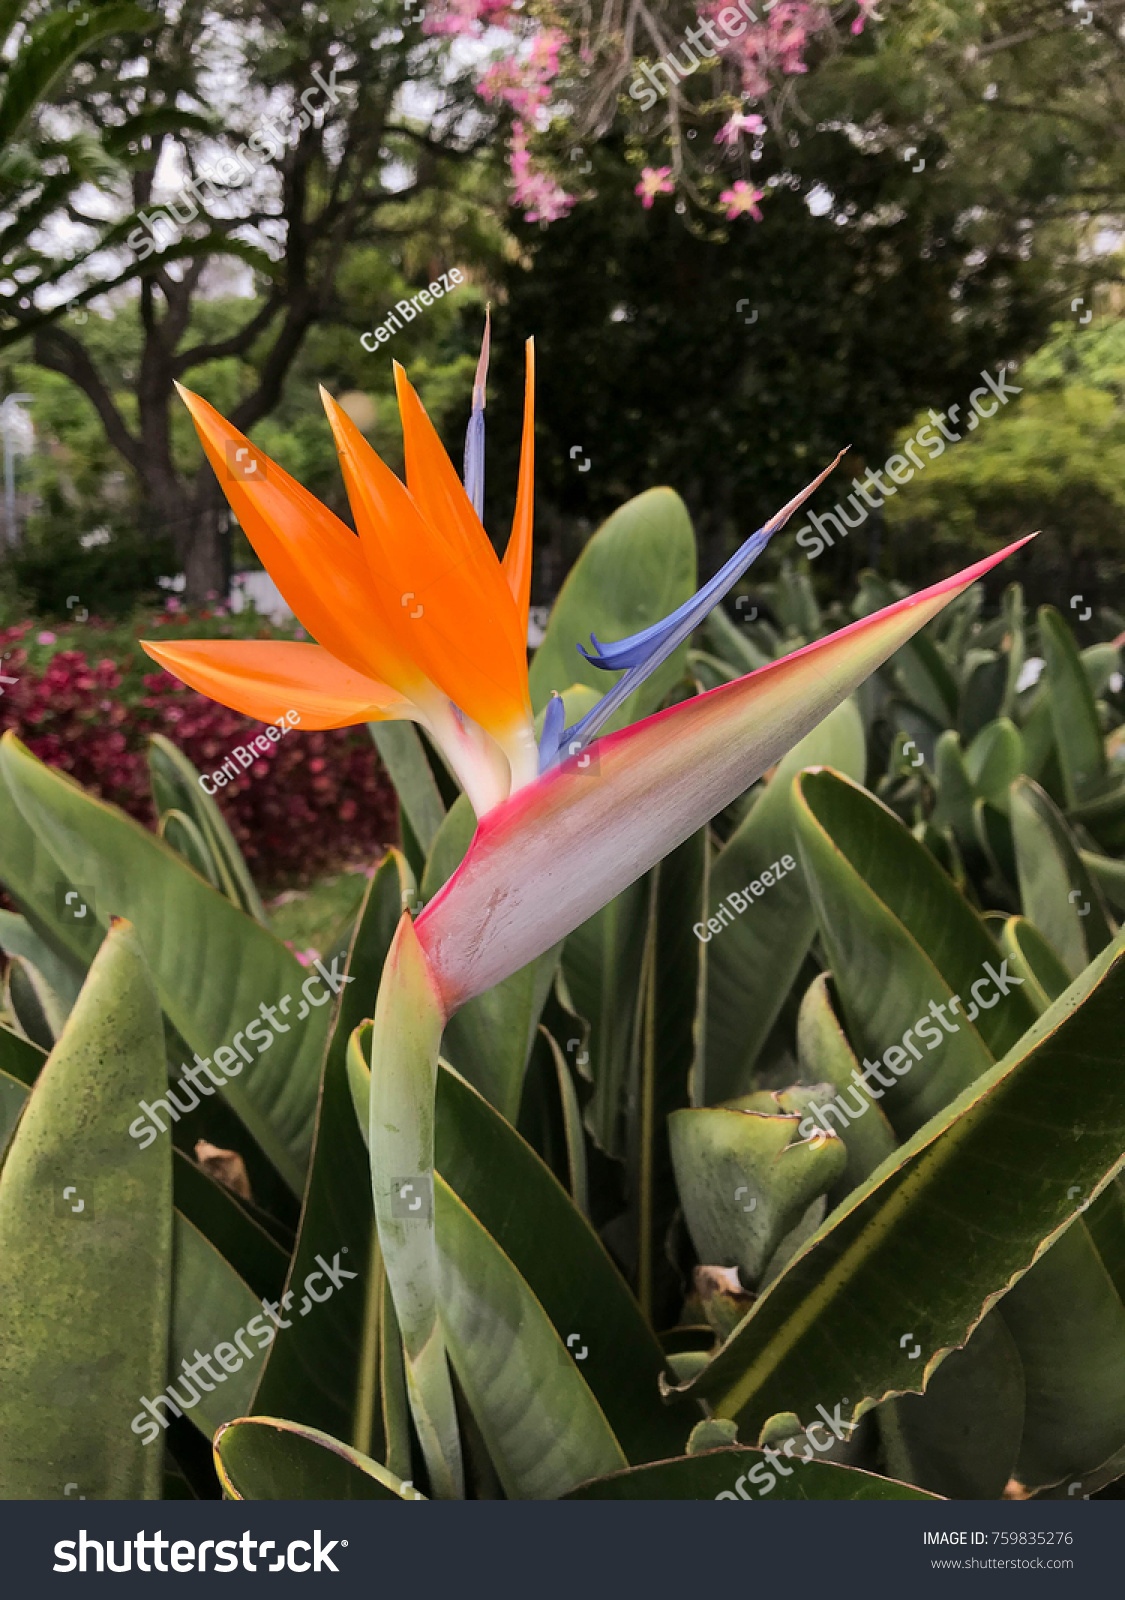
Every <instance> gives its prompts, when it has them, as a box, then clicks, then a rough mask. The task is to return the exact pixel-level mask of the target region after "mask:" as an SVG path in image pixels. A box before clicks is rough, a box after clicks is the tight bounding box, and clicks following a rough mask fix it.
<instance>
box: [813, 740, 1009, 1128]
mask: <svg viewBox="0 0 1125 1600" xmlns="http://www.w3.org/2000/svg"><path fill="white" fill-rule="evenodd" d="M796 796H797V832H798V841H799V845H800V850H801V859H802V861H803V863H804V866H805V874H806V878H807V880H808V884H809V890H810V893H811V895H812V898H813V903H814V905H815V907H816V913H817V918H818V920H819V922H820V927H821V934H822V937H823V939H824V944H825V950H826V953H827V956H828V960H829V964H830V966H831V969H832V976H833V981H834V983H835V986H836V990H837V993H838V994H839V997H840V1003H841V1010H842V1012H843V1016H844V1018H845V1020H846V1022H847V1025H848V1033H849V1036H850V1038H851V1039H852V1041H853V1043H854V1046H855V1050H856V1053H857V1055H862V1056H863V1058H864V1061H865V1064H866V1062H867V1060H868V1058H869V1056H870V1057H874V1058H875V1062H876V1067H878V1058H879V1057H880V1056H881V1057H883V1061H884V1065H883V1068H881V1069H880V1070H879V1072H875V1078H876V1081H877V1082H879V1083H880V1084H882V1085H883V1087H882V1089H881V1090H874V1091H873V1092H874V1093H875V1095H876V1098H877V1099H879V1101H880V1103H881V1105H882V1109H883V1111H884V1112H885V1113H886V1116H887V1118H888V1120H889V1121H890V1123H891V1126H892V1127H893V1128H894V1129H895V1131H896V1133H899V1134H902V1133H910V1132H913V1130H914V1129H915V1128H917V1127H919V1126H920V1125H921V1124H922V1123H923V1122H925V1121H926V1119H927V1118H928V1117H931V1116H933V1115H934V1113H935V1112H936V1111H938V1110H940V1109H941V1108H942V1107H943V1106H944V1105H945V1104H946V1103H947V1102H948V1101H949V1100H950V1099H951V1098H952V1096H953V1095H954V1094H957V1093H959V1092H960V1091H961V1090H962V1089H963V1088H965V1087H966V1086H967V1085H968V1084H970V1083H971V1082H972V1081H973V1079H974V1078H976V1077H977V1076H979V1074H980V1073H982V1072H984V1071H986V1070H987V1069H988V1067H990V1066H991V1065H992V1062H993V1061H994V1060H995V1059H996V1057H997V1056H999V1055H1002V1054H1003V1053H1004V1051H1005V1050H1006V1049H1007V1048H1009V1047H1010V1046H1011V1045H1012V1044H1014V1043H1015V1041H1016V1040H1017V1039H1018V1038H1019V1037H1020V1035H1021V1034H1022V1033H1023V1032H1024V1030H1025V1028H1027V1027H1028V1026H1030V1024H1031V1021H1032V1019H1033V1017H1034V1008H1033V1007H1032V1006H1031V1005H1030V1004H1029V1003H1028V1002H1027V1001H1025V1000H1024V999H1023V997H1022V995H1021V994H1020V993H1019V990H1018V989H1015V990H1013V991H1012V992H1011V993H1010V994H1007V995H1005V996H1004V998H1003V1003H999V1002H998V1000H997V999H996V997H994V996H993V997H992V998H991V999H990V998H989V995H990V990H989V988H988V985H989V982H990V979H989V977H988V973H987V967H988V964H989V963H990V962H991V963H992V964H993V966H994V967H995V966H996V964H997V963H998V962H999V959H1000V953H999V951H998V949H997V947H996V945H995V944H994V943H993V941H992V939H991V938H990V937H989V935H988V932H987V931H986V929H985V927H984V925H983V924H982V922H981V920H980V918H979V917H978V916H977V915H976V913H975V912H974V911H973V910H972V908H971V907H970V906H969V905H968V904H967V902H966V901H965V899H964V897H963V896H962V895H960V894H959V893H958V892H957V889H956V888H955V886H954V885H953V884H952V883H951V882H950V880H949V879H948V878H947V877H946V875H945V873H944V872H943V871H942V870H941V868H940V867H939V866H938V864H937V862H936V861H935V860H934V859H933V857H932V856H931V855H930V854H929V852H928V851H927V850H926V849H924V847H923V846H922V845H920V844H919V843H918V842H917V840H916V839H914V838H913V836H912V835H911V833H910V831H909V829H908V828H906V827H905V826H904V824H903V823H902V822H900V821H899V819H898V818H897V817H896V816H895V815H894V813H893V812H891V811H889V810H888V809H887V808H886V807H885V806H883V805H881V804H880V802H879V801H877V800H875V799H874V798H873V797H872V796H871V795H869V794H868V793H867V792H866V791H865V790H863V789H860V788H859V787H858V785H856V784H853V783H850V782H848V781H847V780H845V779H843V778H841V777H839V776H838V775H837V774H835V773H833V772H806V773H803V774H802V776H801V777H800V778H799V779H798V780H797V783H796ZM982 983H983V985H984V989H983V990H979V989H978V994H979V995H980V996H981V998H978V994H974V990H973V986H974V985H978V986H979V985H980V984H982ZM958 997H960V998H959V999H958ZM941 1015H947V1020H946V1021H945V1022H944V1023H943V1024H942V1025H941V1027H939V1025H938V1020H937V1019H938V1018H939V1017H940V1016H941ZM920 1041H921V1043H924V1044H925V1050H924V1051H923V1050H922V1048H921V1043H920ZM892 1053H893V1054H892ZM871 1070H872V1071H873V1072H874V1071H875V1069H874V1068H873V1069H871ZM880 1073H881V1076H880ZM892 1073H893V1074H894V1076H893V1077H892V1076H891V1074H892ZM896 1079H897V1081H896ZM867 1082H868V1084H869V1085H870V1083H871V1079H870V1078H868V1079H867ZM884 1097H885V1098H884ZM859 1114H860V1115H863V1113H862V1112H860V1113H859Z"/></svg>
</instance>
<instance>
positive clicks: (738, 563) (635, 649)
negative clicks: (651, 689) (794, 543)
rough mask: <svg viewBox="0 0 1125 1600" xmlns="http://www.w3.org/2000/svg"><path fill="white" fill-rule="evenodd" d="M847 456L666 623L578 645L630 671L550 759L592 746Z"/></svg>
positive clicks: (595, 662) (608, 667)
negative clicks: (610, 640) (611, 640)
mask: <svg viewBox="0 0 1125 1600" xmlns="http://www.w3.org/2000/svg"><path fill="white" fill-rule="evenodd" d="M843 454H844V452H843V450H841V451H840V455H838V456H837V457H836V461H833V462H832V464H831V466H828V467H825V469H824V471H823V472H822V473H820V474H819V476H818V477H816V478H814V479H813V481H812V482H811V483H810V484H808V485H807V486H806V487H805V488H804V489H802V490H801V492H800V494H798V495H795V496H794V498H793V499H792V500H790V501H789V503H788V504H787V505H784V506H782V508H781V510H780V511H778V512H776V513H775V514H774V516H772V517H771V518H770V520H769V521H768V522H766V523H764V524H763V525H762V527H760V528H759V529H758V531H757V532H756V533H752V534H751V535H750V537H749V539H747V540H746V542H745V544H743V545H742V546H741V547H740V549H739V550H737V551H736V552H735V554H734V555H733V556H731V558H730V560H729V561H728V562H727V563H726V564H725V565H724V566H723V567H722V569H721V570H720V571H719V572H717V573H716V574H715V576H714V577H713V578H712V579H711V581H710V582H709V583H705V584H704V585H703V587H702V589H700V590H699V591H698V593H697V594H694V595H693V596H692V597H691V599H690V600H688V601H686V602H685V604H684V605H682V606H680V607H678V609H677V610H675V611H673V612H672V614H671V616H668V617H665V618H664V619H663V621H662V622H656V623H653V625H652V626H651V627H649V628H643V629H642V630H641V632H640V633H634V634H631V635H630V636H629V637H628V638H627V639H619V640H618V641H617V642H616V643H615V644H609V645H600V644H599V643H598V641H597V640H596V639H595V638H594V636H593V634H591V635H590V642H591V644H592V645H593V646H594V649H595V650H596V651H597V655H596V656H593V655H591V654H590V653H589V652H588V651H587V650H584V649H583V648H582V646H581V645H579V646H578V649H579V650H580V651H581V653H582V654H583V655H584V656H585V657H586V660H587V661H589V662H590V663H591V665H592V666H595V667H601V668H603V669H604V670H605V671H607V672H613V671H621V669H622V668H624V669H625V671H624V674H623V676H622V677H621V678H619V679H618V681H617V682H616V683H615V684H614V686H613V688H612V689H611V690H610V691H609V693H608V694H607V695H605V696H604V697H603V698H602V699H601V700H599V701H598V703H597V705H596V706H595V707H594V709H593V710H592V711H589V712H587V714H586V715H585V716H584V717H583V718H582V719H581V721H579V722H576V723H575V724H574V726H573V727H571V728H567V729H565V730H564V731H563V733H562V734H561V735H560V737H559V739H558V741H557V745H556V750H555V753H554V754H553V756H552V758H551V759H557V751H558V749H559V748H564V749H565V750H566V751H567V753H568V754H574V753H575V752H576V751H577V750H580V749H581V748H582V747H583V746H584V745H586V744H589V742H590V740H591V739H593V738H594V737H595V736H596V735H597V734H598V733H599V732H600V731H601V729H602V728H604V726H605V724H606V723H607V722H608V721H609V719H610V717H612V716H613V714H614V712H615V711H616V710H617V709H618V707H619V706H620V705H621V704H622V703H623V702H624V701H625V700H627V699H628V698H629V696H630V695H631V694H632V693H633V692H634V690H636V689H638V688H639V687H640V686H641V684H642V683H643V682H644V681H645V679H646V678H648V677H650V676H651V675H652V674H653V673H654V672H655V671H656V669H657V667H659V666H660V665H661V664H662V663H663V662H665V661H667V659H668V657H669V656H670V655H671V654H672V652H673V651H674V650H676V649H677V648H678V647H679V646H680V645H681V644H682V643H683V642H684V640H685V639H687V638H689V637H690V636H691V634H692V633H694V631H695V629H696V628H697V627H698V626H699V624H700V623H701V622H702V621H703V619H704V617H706V615H707V613H708V612H709V611H711V610H713V609H714V607H715V606H716V605H718V603H719V601H720V600H721V599H722V598H723V596H724V595H725V594H726V592H727V590H728V589H730V588H732V587H733V586H734V584H736V583H737V582H738V580H739V578H740V577H741V576H742V574H743V573H744V572H745V571H746V569H747V567H748V566H749V565H750V563H751V562H752V561H753V560H754V559H755V558H756V557H757V556H759V555H760V554H761V552H762V551H763V550H764V549H765V547H766V545H767V544H768V543H769V541H770V539H771V538H772V537H773V535H774V534H775V533H777V531H778V530H779V529H780V528H783V527H784V526H785V524H786V523H787V522H788V521H789V518H790V517H791V516H792V515H793V513H794V511H797V510H798V509H799V508H800V507H801V506H802V505H803V504H804V503H805V501H806V500H807V499H808V497H809V495H811V494H812V493H813V491H814V490H815V489H817V488H819V486H820V485H821V484H822V483H823V482H824V480H825V478H826V477H827V476H828V474H829V473H830V472H831V471H832V468H833V467H834V466H835V465H836V462H838V461H839V459H840V456H842V455H843ZM540 761H541V766H540V770H543V769H544V767H545V766H546V765H548V764H549V763H544V762H543V760H542V754H541V757H540Z"/></svg>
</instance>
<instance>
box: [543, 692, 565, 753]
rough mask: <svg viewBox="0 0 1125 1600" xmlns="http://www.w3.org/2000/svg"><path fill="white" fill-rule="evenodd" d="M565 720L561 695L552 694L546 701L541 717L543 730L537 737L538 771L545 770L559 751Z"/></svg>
mask: <svg viewBox="0 0 1125 1600" xmlns="http://www.w3.org/2000/svg"><path fill="white" fill-rule="evenodd" d="M565 721H566V709H565V707H564V706H563V700H562V695H561V694H553V695H552V696H551V698H550V700H549V701H548V703H547V714H546V716H545V717H544V718H543V732H542V734H541V736H540V739H539V770H540V772H546V770H547V768H548V767H549V766H551V765H552V763H553V762H554V760H555V757H556V756H557V755H558V753H559V744H560V743H561V740H562V731H563V723H564V722H565Z"/></svg>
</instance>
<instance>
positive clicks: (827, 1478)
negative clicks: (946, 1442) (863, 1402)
mask: <svg viewBox="0 0 1125 1600" xmlns="http://www.w3.org/2000/svg"><path fill="white" fill-rule="evenodd" d="M793 1461H794V1463H795V1465H794V1466H792V1467H790V1468H788V1471H789V1472H790V1474H791V1476H789V1477H782V1476H780V1475H779V1474H777V1473H774V1472H771V1471H770V1469H769V1465H768V1458H767V1457H766V1455H765V1453H764V1452H763V1451H761V1450H747V1449H735V1450H706V1451H704V1452H703V1454H702V1455H697V1456H680V1457H679V1458H678V1459H677V1460H674V1461H654V1462H653V1463H652V1465H651V1466H647V1467H631V1468H630V1469H629V1471H628V1472H615V1473H613V1474H612V1475H610V1476H608V1477H605V1478H598V1479H595V1480H594V1482H592V1483H584V1484H582V1485H581V1486H580V1487H579V1488H577V1489H574V1490H572V1491H571V1493H570V1494H568V1495H566V1496H565V1497H564V1498H565V1499H567V1500H738V1499H743V1500H753V1499H758V1498H762V1497H764V1496H768V1497H769V1498H770V1499H771V1500H934V1499H937V1498H938V1496H935V1495H931V1494H927V1493H926V1491H925V1490H924V1489H916V1488H914V1487H913V1485H912V1484H909V1483H896V1482H895V1481H894V1480H893V1479H892V1478H880V1477H877V1476H876V1475H875V1473H873V1472H860V1471H859V1470H858V1469H857V1468H855V1467H841V1466H837V1465H836V1463H835V1462H832V1461H817V1460H815V1459H814V1460H811V1461H809V1462H808V1463H807V1464H802V1463H801V1458H800V1457H799V1456H794V1457H793ZM748 1483H752V1484H754V1485H756V1490H755V1492H751V1490H750V1489H749V1488H748V1487H747V1484H748Z"/></svg>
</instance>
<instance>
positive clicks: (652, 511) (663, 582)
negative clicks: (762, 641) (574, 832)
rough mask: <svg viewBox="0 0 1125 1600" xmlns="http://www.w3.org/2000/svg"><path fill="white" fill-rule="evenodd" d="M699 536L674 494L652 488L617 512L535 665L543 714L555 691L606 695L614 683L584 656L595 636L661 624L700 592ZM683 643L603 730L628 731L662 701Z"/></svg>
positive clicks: (579, 570) (607, 637)
mask: <svg viewBox="0 0 1125 1600" xmlns="http://www.w3.org/2000/svg"><path fill="white" fill-rule="evenodd" d="M695 588H696V570H695V535H694V534H693V532H692V526H691V519H690V517H689V516H688V513H687V507H686V506H685V505H684V503H683V501H682V500H681V499H680V497H679V495H678V494H676V493H675V492H674V491H673V490H672V489H648V490H646V491H645V493H644V494H639V495H637V497H636V498H635V499H633V500H630V501H628V502H627V503H626V504H625V505H623V506H622V507H621V508H620V509H619V510H617V511H615V512H614V513H613V515H612V516H611V517H610V518H609V520H608V522H605V523H603V524H602V526H601V527H600V528H599V529H598V531H597V533H595V534H594V536H593V538H592V539H591V540H590V542H589V544H587V546H586V548H585V549H584V550H583V551H582V554H581V555H580V556H579V558H578V560H577V561H576V562H575V563H574V566H573V567H571V569H570V572H569V574H568V576H567V579H566V582H565V583H564V584H563V586H562V589H561V590H560V592H559V597H558V599H557V600H556V601H555V604H554V608H553V610H552V611H551V620H550V622H549V623H548V625H547V633H546V637H545V638H544V640H543V643H542V644H541V645H540V646H539V649H538V650H537V651H536V652H535V659H534V660H533V661H532V663H531V703H532V705H533V706H534V707H535V709H536V711H541V710H542V709H543V708H544V706H545V705H546V704H547V701H548V700H549V699H550V697H551V692H552V690H553V691H555V692H557V693H559V694H561V693H562V691H563V690H564V689H566V688H568V687H569V685H571V684H572V683H584V684H587V685H588V686H589V687H590V688H591V689H594V690H596V691H597V693H598V694H599V695H603V694H605V693H606V692H607V690H608V689H609V688H610V687H611V685H612V684H613V682H614V681H615V679H614V675H613V674H611V673H607V672H603V671H600V670H599V669H598V668H597V667H593V666H591V665H590V663H589V662H588V661H587V660H586V658H585V657H584V656H582V655H580V654H579V651H578V646H579V645H580V644H583V645H585V646H586V647H587V649H589V641H590V634H591V633H594V634H596V635H597V637H598V639H599V640H601V641H602V643H612V642H613V641H614V640H615V639H623V638H625V637H626V636H627V635H629V634H632V633H637V632H639V631H640V629H642V628H647V627H649V626H650V625H651V624H652V623H654V622H659V621H660V620H661V618H663V617H666V616H667V615H668V614H669V612H671V611H674V610H675V609H676V607H677V606H680V605H683V603H684V601H685V600H689V599H690V598H691V596H692V595H693V594H694V593H695ZM686 651H687V646H686V644H685V645H682V646H681V647H680V649H678V650H676V651H675V652H674V653H673V654H672V655H671V656H670V657H669V658H668V660H667V661H666V662H665V663H664V664H663V666H661V667H659V668H658V669H657V670H656V672H654V673H653V675H652V677H651V678H649V679H647V680H646V682H645V683H643V684H642V685H641V687H640V688H639V689H637V690H636V692H635V693H633V694H632V695H630V696H629V698H628V700H626V701H625V703H624V705H623V706H622V707H621V708H620V709H619V710H618V711H617V713H616V714H615V715H614V716H613V717H612V718H611V720H610V721H609V723H608V724H607V725H606V727H607V731H612V730H613V729H615V728H624V727H626V726H627V725H628V724H629V723H631V722H637V721H639V719H640V718H641V717H646V716H648V714H649V712H650V711H654V710H655V709H656V707H657V706H658V705H659V704H660V703H661V701H662V700H663V699H664V696H665V695H666V694H667V693H668V691H669V689H671V687H672V686H673V684H675V683H676V681H677V680H678V678H679V677H680V675H681V673H682V672H683V664H684V658H685V655H686Z"/></svg>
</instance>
